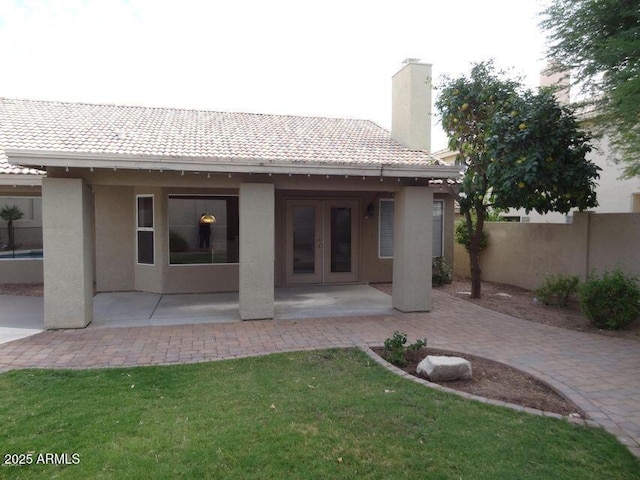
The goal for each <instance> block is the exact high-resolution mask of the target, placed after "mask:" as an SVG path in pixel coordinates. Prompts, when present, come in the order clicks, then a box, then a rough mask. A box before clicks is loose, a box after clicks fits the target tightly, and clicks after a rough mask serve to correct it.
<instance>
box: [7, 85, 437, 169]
mask: <svg viewBox="0 0 640 480" xmlns="http://www.w3.org/2000/svg"><path fill="white" fill-rule="evenodd" d="M0 119H1V122H0V148H4V149H5V150H6V151H7V152H8V153H9V154H10V156H13V155H11V154H12V153H13V152H17V151H20V152H49V153H51V152H59V153H68V154H70V155H69V156H68V157H67V158H80V157H87V156H89V157H91V156H101V155H110V156H111V157H118V156H124V157H126V158H133V157H135V158H141V157H143V158H144V157H147V158H148V157H153V158H160V159H169V160H171V161H173V162H177V163H179V164H180V163H184V164H189V163H193V162H194V161H195V162H196V163H199V164H207V163H208V164H209V165H211V164H217V163H219V162H223V163H224V162H227V163H242V162H245V163H251V164H258V165H264V164H280V165H289V166H293V165H309V164H313V165H326V166H338V165H341V166H360V165H361V166H368V167H373V166H376V167H377V168H380V167H394V166H398V167H425V166H430V167H432V166H434V165H435V166H437V165H440V162H439V161H438V160H437V159H436V158H435V157H433V156H431V155H429V154H428V153H427V152H424V151H415V150H409V149H407V148H405V147H403V146H402V145H400V144H399V143H397V142H395V141H394V140H392V138H391V136H390V133H389V132H388V131H387V130H385V129H383V128H381V127H380V126H378V125H376V124H375V123H373V122H371V121H367V120H353V119H343V118H324V117H300V116H291V115H265V114H251V113H227V112H214V111H204V110H187V109H171V108H149V107H133V106H118V105H103V104H86V103H64V102H49V101H32V100H16V99H6V98H2V99H0ZM32 164H33V163H32ZM448 176H449V175H441V177H448Z"/></svg>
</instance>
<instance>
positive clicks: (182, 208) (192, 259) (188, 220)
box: [168, 195, 239, 265]
mask: <svg viewBox="0 0 640 480" xmlns="http://www.w3.org/2000/svg"><path fill="white" fill-rule="evenodd" d="M168 207H169V263H170V264H171V265H185V264H190V265H196V264H212V263H238V248H239V247H238V237H239V217H238V197H237V196H204V195H201V196H194V195H171V196H169V205H168Z"/></svg>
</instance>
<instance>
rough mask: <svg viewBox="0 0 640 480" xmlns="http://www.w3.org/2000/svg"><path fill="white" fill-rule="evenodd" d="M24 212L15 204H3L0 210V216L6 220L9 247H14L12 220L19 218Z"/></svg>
mask: <svg viewBox="0 0 640 480" xmlns="http://www.w3.org/2000/svg"><path fill="white" fill-rule="evenodd" d="M23 216H24V214H23V213H22V210H20V209H19V208H18V207H16V206H15V205H12V206H11V207H10V206H8V205H5V206H4V207H3V208H2V210H0V218H2V219H3V220H4V221H6V222H7V231H8V233H9V249H11V250H13V249H15V236H14V227H13V222H14V221H15V220H20V219H21V218H22V217H23Z"/></svg>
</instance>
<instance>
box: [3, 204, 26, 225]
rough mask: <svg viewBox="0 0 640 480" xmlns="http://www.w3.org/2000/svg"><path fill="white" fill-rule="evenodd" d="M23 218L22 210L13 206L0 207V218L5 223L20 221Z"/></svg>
mask: <svg viewBox="0 0 640 480" xmlns="http://www.w3.org/2000/svg"><path fill="white" fill-rule="evenodd" d="M23 216H24V214H23V213H22V210H20V208H18V207H17V206H15V205H12V206H9V205H5V206H4V207H2V210H0V218H2V219H3V220H4V221H5V222H9V223H13V222H14V221H16V220H20V219H21V218H22V217H23Z"/></svg>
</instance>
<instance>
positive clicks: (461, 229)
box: [453, 218, 489, 252]
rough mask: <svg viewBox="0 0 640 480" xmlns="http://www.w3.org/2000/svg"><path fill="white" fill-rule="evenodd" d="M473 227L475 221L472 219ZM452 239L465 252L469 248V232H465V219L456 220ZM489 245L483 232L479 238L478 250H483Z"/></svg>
mask: <svg viewBox="0 0 640 480" xmlns="http://www.w3.org/2000/svg"><path fill="white" fill-rule="evenodd" d="M474 226H475V219H474ZM453 238H454V239H455V241H456V243H458V244H460V245H462V246H463V247H464V248H465V249H466V250H467V252H468V251H469V248H470V246H471V237H469V232H467V222H466V221H465V219H464V218H463V219H461V220H458V221H457V222H456V224H455V228H454V232H453ZM488 244H489V238H488V237H487V234H486V232H485V231H484V230H483V231H482V235H481V236H480V250H483V249H484V248H485V247H486V246H487V245H488Z"/></svg>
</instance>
